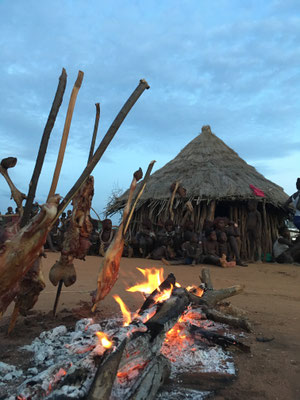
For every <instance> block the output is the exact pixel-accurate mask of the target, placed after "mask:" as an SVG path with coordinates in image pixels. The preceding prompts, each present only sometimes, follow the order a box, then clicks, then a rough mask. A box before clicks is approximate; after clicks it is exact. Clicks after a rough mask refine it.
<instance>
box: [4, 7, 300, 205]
mask: <svg viewBox="0 0 300 400" xmlns="http://www.w3.org/2000/svg"><path fill="white" fill-rule="evenodd" d="M0 43H1V47H0V72H1V73H0V88H1V91H0V97H1V106H0V149H1V154H0V156H1V158H4V157H8V156H15V157H17V158H18V164H17V166H16V167H15V168H14V169H13V170H11V176H12V178H13V180H14V182H15V184H16V186H17V187H18V188H19V189H20V190H22V191H23V192H25V193H26V192H27V191H28V184H29V181H30V178H31V175H32V171H33V168H34V163H35V159H36V155H37V151H38V148H39V144H40V139H41V134H42V132H43V129H44V126H45V123H46V121H47V117H48V113H49V110H50V108H51V104H52V101H53V97H54V94H55V91H56V88H57V84H58V78H59V75H60V73H61V70H62V67H64V68H66V70H67V74H68V83H67V89H66V92H65V96H64V102H63V105H62V107H61V109H60V112H59V115H58V118H57V121H56V124H55V127H54V130H53V132H52V137H51V139H50V143H49V147H48V152H47V156H46V160H45V164H44V167H43V173H42V175H41V179H40V182H39V186H38V191H37V201H38V202H40V203H43V202H44V201H45V199H46V197H47V194H48V190H49V187H50V183H51V179H52V174H53V170H54V166H55V162H56V156H57V152H58V147H59V143H60V138H61V133H62V130H63V125H64V119H65V115H66V110H67V106H68V101H69V97H70V93H71V90H72V87H73V84H74V82H75V80H76V77H77V72H78V70H82V71H84V80H83V84H82V87H81V89H80V92H79V94H78V98H77V103H76V106H75V110H74V116H73V120H72V126H71V130H70V136H69V142H68V147H67V151H66V154H65V160H64V164H63V169H62V174H61V178H60V182H59V185H58V189H57V191H58V192H59V193H60V194H61V195H64V194H66V193H67V191H68V190H69V189H70V187H71V186H72V184H73V183H74V182H75V180H76V179H77V178H78V176H79V175H80V173H81V171H82V170H83V168H84V167H85V165H86V161H87V156H88V152H89V145H90V141H91V136H92V131H93V125H94V118H95V105H94V104H95V103H96V102H100V103H101V119H100V125H99V133H98V139H97V143H98V144H99V142H100V140H101V138H102V137H103V135H104V134H105V133H106V131H107V129H108V127H109V126H110V124H111V122H112V121H113V119H114V117H115V116H116V114H117V113H118V112H119V110H120V108H121V107H122V105H123V104H124V102H125V101H126V100H127V98H128V97H129V95H130V94H131V92H132V91H133V90H134V89H135V87H136V86H137V84H138V82H139V79H140V78H145V79H146V80H147V81H148V83H149V85H150V86H151V89H150V90H148V91H145V92H144V94H143V95H142V97H141V98H140V100H139V101H138V103H137V104H136V106H135V107H134V108H133V109H132V111H131V112H130V114H129V115H128V117H127V118H126V120H125V121H124V123H123V125H122V126H121V128H120V130H119V132H118V133H117V135H116V137H115V138H114V140H113V142H112V143H111V145H110V147H109V148H108V150H107V151H106V153H105V155H104V156H103V158H102V159H101V161H100V162H99V164H98V166H97V167H96V169H95V171H94V176H95V184H96V192H95V197H94V202H93V207H94V208H95V209H96V210H97V211H98V212H99V213H101V212H102V211H103V208H104V207H105V204H106V202H107V200H108V198H109V196H110V194H111V193H112V191H113V190H116V189H126V188H127V187H128V185H129V183H130V180H131V177H132V173H133V172H134V171H135V170H136V169H137V168H138V167H142V168H143V169H144V170H146V168H147V165H148V163H149V162H150V161H151V160H152V159H156V160H157V163H156V169H158V168H161V167H162V166H163V165H164V164H165V163H166V162H168V161H169V160H171V159H172V158H174V157H175V156H176V155H177V153H178V152H179V151H180V150H181V149H182V148H183V147H184V146H185V145H186V144H187V143H188V142H190V141H191V140H192V139H193V138H194V137H195V136H196V135H197V134H199V132H200V131H201V127H202V125H210V126H211V128H212V131H213V132H214V133H215V134H216V135H217V136H219V137H220V138H221V139H222V140H224V141H225V142H226V143H227V144H228V145H229V146H230V147H232V148H233V149H234V150H235V151H236V152H237V153H238V154H239V155H240V156H241V157H242V158H243V159H245V160H246V161H247V162H248V163H249V164H251V165H253V166H255V167H256V168H257V170H258V171H259V172H261V173H262V174H264V175H265V176H266V177H267V178H268V179H271V180H272V181H274V182H276V183H277V184H279V185H281V186H282V187H283V188H284V189H285V191H286V192H287V193H289V194H291V193H293V192H294V186H295V180H296V178H297V176H299V175H300V171H299V170H298V168H299V158H300V146H299V145H300V137H299V132H300V75H299V71H300V70H299V60H300V2H299V1H298V0H285V1H280V0H269V1H265V2H264V1H261V0H247V1H242V0H215V1H213V2H212V1H209V0H206V1H204V0H190V1H188V0H114V1H109V0H107V1H101V0H89V1H86V0H52V1H45V0H26V1H24V0H14V1H11V0H0ZM0 178H1V177H0ZM9 194H10V193H9V189H8V186H7V185H6V182H5V181H4V179H3V178H1V180H0V211H1V212H5V210H6V208H7V206H9V205H13V206H14V204H13V202H12V201H11V200H9Z"/></svg>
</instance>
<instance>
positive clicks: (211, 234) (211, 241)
mask: <svg viewBox="0 0 300 400" xmlns="http://www.w3.org/2000/svg"><path fill="white" fill-rule="evenodd" d="M203 250H204V257H203V263H205V264H212V265H219V266H221V267H223V268H227V267H232V266H233V264H231V263H228V262H227V261H226V255H225V254H223V255H222V256H221V257H220V256H219V244H218V242H217V235H216V232H215V231H214V230H212V229H211V230H210V231H209V230H208V231H206V240H205V241H204V242H203Z"/></svg>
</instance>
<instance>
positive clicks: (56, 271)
mask: <svg viewBox="0 0 300 400" xmlns="http://www.w3.org/2000/svg"><path fill="white" fill-rule="evenodd" d="M93 195H94V178H93V177H92V176H89V177H88V179H87V180H86V181H85V183H84V184H83V186H82V187H81V189H80V190H79V192H78V193H77V195H76V196H75V197H74V199H73V203H72V204H73V212H72V217H71V220H70V223H69V225H68V227H67V230H66V232H65V235H64V241H63V245H62V250H61V255H60V259H59V260H58V261H57V262H56V263H55V264H54V265H53V266H52V268H51V270H50V272H49V279H50V281H51V283H52V284H53V285H54V286H57V284H58V283H59V281H63V283H64V284H65V286H67V287H68V286H71V285H73V284H74V283H75V281H76V271H75V268H74V264H73V260H74V258H78V259H80V260H84V259H85V256H86V255H87V253H88V250H89V248H90V246H91V242H90V240H89V237H90V235H91V232H92V230H93V225H92V223H91V221H90V209H91V204H92V199H93Z"/></svg>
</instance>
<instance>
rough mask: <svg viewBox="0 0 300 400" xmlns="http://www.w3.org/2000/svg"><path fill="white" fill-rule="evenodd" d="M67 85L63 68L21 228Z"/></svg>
mask: <svg viewBox="0 0 300 400" xmlns="http://www.w3.org/2000/svg"><path fill="white" fill-rule="evenodd" d="M66 84H67V73H66V70H65V69H64V68H63V69H62V73H61V75H60V77H59V83H58V87H57V90H56V93H55V97H54V100H53V103H52V107H51V110H50V113H49V116H48V120H47V122H46V125H45V129H44V132H43V136H42V139H41V144H40V148H39V152H38V156H37V159H36V163H35V167H34V171H33V174H32V177H31V181H30V184H29V191H28V195H27V200H26V204H25V208H24V214H23V216H22V219H21V222H20V226H21V228H22V227H23V226H25V225H26V223H27V222H28V220H29V217H30V213H31V208H32V204H33V201H34V197H35V192H36V187H37V183H38V180H39V177H40V173H41V170H42V166H43V163H44V159H45V155H46V151H47V147H48V142H49V138H50V134H51V132H52V129H53V126H54V123H55V120H56V117H57V114H58V111H59V109H60V106H61V103H62V101H63V97H64V93H65V89H66Z"/></svg>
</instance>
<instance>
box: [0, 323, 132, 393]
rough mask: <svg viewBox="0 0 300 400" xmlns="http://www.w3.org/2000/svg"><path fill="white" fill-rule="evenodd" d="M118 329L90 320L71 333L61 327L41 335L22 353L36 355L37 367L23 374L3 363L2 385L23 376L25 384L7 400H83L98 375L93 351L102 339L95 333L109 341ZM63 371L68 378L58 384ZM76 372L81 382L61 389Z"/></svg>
mask: <svg viewBox="0 0 300 400" xmlns="http://www.w3.org/2000/svg"><path fill="white" fill-rule="evenodd" d="M106 325H107V327H108V329H106ZM117 326H118V322H116V321H114V323H111V322H110V323H105V322H104V323H102V324H101V325H100V324H95V323H94V321H93V320H92V319H91V318H85V319H82V320H80V321H78V322H77V323H76V326H75V330H74V331H68V330H67V328H66V327H65V326H58V327H56V328H54V329H52V330H49V331H45V332H42V333H41V334H40V336H39V337H38V338H35V339H34V340H33V341H32V343H31V344H30V345H27V346H23V347H22V348H20V350H22V351H24V350H26V351H30V352H32V353H33V363H34V365H35V367H33V368H29V369H28V370H26V371H24V374H23V371H21V370H20V371H19V370H17V369H16V368H15V367H14V366H9V365H8V364H4V363H1V364H0V376H1V377H0V384H1V383H2V384H3V383H5V382H6V380H7V379H8V378H10V376H11V379H13V376H21V375H22V374H23V376H24V380H23V383H22V384H21V385H20V386H19V387H18V388H15V389H14V391H15V393H8V397H9V396H10V395H12V396H13V397H12V398H13V399H15V396H24V397H25V398H27V397H31V398H32V400H38V399H40V398H45V399H51V398H54V397H55V396H56V397H58V398H59V395H61V396H64V397H63V398H65V399H68V398H70V399H72V398H74V399H80V398H83V397H84V396H85V395H86V394H87V392H88V390H89V387H90V385H91V382H92V379H93V377H94V374H95V372H96V366H95V362H94V356H95V354H94V353H93V350H94V349H95V347H96V346H97V345H98V343H99V339H98V338H97V336H96V334H95V333H96V332H97V331H99V330H101V331H105V332H106V334H107V335H108V337H110V336H111V335H113V334H114V332H115V330H116V327H117ZM123 334H124V333H123ZM61 368H62V369H64V370H65V371H66V375H65V376H62V377H61V378H60V379H59V380H58V381H55V376H56V374H57V373H58V371H59V370H60V369H61ZM76 371H80V376H79V377H78V379H77V378H74V379H73V380H74V381H75V382H74V383H72V384H69V383H68V384H65V385H63V386H62V387H59V386H60V384H62V383H63V381H64V380H66V381H68V380H70V377H71V378H72V376H73V375H76ZM67 378H68V379H67ZM82 378H83V379H82ZM5 379H6V380H5ZM71 380H72V379H71ZM50 385H51V386H52V387H51V390H50Z"/></svg>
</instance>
